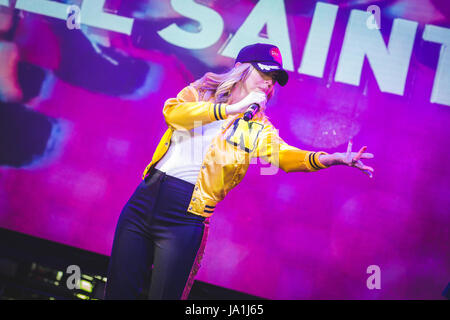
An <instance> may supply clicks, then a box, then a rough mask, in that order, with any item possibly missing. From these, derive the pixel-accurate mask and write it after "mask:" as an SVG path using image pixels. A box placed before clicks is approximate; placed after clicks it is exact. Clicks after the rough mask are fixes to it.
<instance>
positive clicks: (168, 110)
mask: <svg viewBox="0 0 450 320" xmlns="http://www.w3.org/2000/svg"><path fill="white" fill-rule="evenodd" d="M226 106H227V104H225V103H214V102H205V101H198V93H197V90H196V89H195V88H194V87H192V86H188V87H185V88H184V89H183V90H181V91H180V93H179V94H178V95H177V97H176V98H171V99H168V100H167V101H166V102H165V103H164V108H163V114H164V118H165V120H166V123H167V125H168V126H171V127H173V128H174V129H175V130H180V129H185V130H191V129H193V128H195V127H199V126H203V125H205V124H207V123H210V122H213V121H216V120H224V119H226V118H227V117H228V115H227V114H226Z"/></svg>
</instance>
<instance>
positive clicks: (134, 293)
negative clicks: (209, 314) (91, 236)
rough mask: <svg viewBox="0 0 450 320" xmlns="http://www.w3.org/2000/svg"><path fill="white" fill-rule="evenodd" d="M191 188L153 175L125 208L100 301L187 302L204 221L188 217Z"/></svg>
mask: <svg viewBox="0 0 450 320" xmlns="http://www.w3.org/2000/svg"><path fill="white" fill-rule="evenodd" d="M193 190H194V185H193V184H192V183H189V182H187V181H184V180H182V179H179V178H176V177H172V176H169V175H167V174H165V173H164V172H162V171H159V170H157V169H155V168H153V169H152V171H151V172H150V174H148V175H147V176H146V178H145V180H143V181H142V182H141V183H140V184H139V185H138V187H137V188H136V190H135V191H134V193H133V195H132V196H131V198H130V199H129V200H128V202H127V203H126V205H125V206H124V208H123V210H122V212H121V214H120V217H119V220H118V223H117V226H116V231H115V234H114V241H113V247H112V251H111V257H110V262H109V266H108V274H107V283H106V286H105V299H120V300H122V299H123V300H128V299H159V300H160V299H164V300H178V299H186V298H187V297H188V295H189V291H190V289H191V287H192V284H193V280H194V276H195V274H196V273H197V271H198V268H199V267H200V260H201V258H202V256H203V252H204V248H205V243H206V237H207V233H208V228H209V219H208V218H205V217H202V216H199V215H195V214H192V213H190V212H188V211H187V208H188V205H189V202H190V200H191V196H192V192H193Z"/></svg>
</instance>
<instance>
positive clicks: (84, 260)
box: [0, 228, 261, 300]
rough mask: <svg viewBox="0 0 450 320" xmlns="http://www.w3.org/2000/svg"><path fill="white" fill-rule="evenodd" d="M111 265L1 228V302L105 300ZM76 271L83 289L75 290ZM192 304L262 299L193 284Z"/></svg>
mask: <svg viewBox="0 0 450 320" xmlns="http://www.w3.org/2000/svg"><path fill="white" fill-rule="evenodd" d="M108 261H109V257H108V256H105V255H101V254H98V253H95V252H90V251H86V250H82V249H79V248H75V247H71V246H68V245H64V244H61V243H57V242H53V241H49V240H45V239H41V238H37V237H33V236H30V235H26V234H23V233H19V232H15V231H11V230H8V229H4V228H0V299H1V300H77V299H83V300H102V299H103V290H104V286H105V283H106V270H107V267H108ZM70 266H74V267H70ZM77 267H78V268H79V271H80V279H81V281H80V288H76V287H75V288H73V286H74V284H75V280H74V279H75V269H74V268H77ZM68 283H69V285H68ZM71 284H72V287H71ZM69 287H71V288H69ZM145 294H146V293H145V292H144V293H143V297H145ZM189 300H261V298H259V297H256V296H251V295H248V294H245V293H241V292H237V291H233V290H230V289H226V288H222V287H219V286H215V285H212V284H208V283H205V282H201V281H194V285H193V287H192V290H191V293H190V296H189Z"/></svg>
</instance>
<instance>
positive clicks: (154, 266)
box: [105, 43, 374, 299]
mask: <svg viewBox="0 0 450 320" xmlns="http://www.w3.org/2000/svg"><path fill="white" fill-rule="evenodd" d="M287 81H288V74H287V73H286V71H284V70H283V65H282V59H281V54H280V51H279V49H278V48H277V47H276V46H273V45H268V44H260V43H257V44H254V45H250V46H247V47H244V48H243V49H242V50H241V51H240V52H239V54H238V56H237V58H236V61H235V65H234V67H233V68H232V69H231V70H230V71H229V72H227V73H224V74H214V73H206V74H205V75H204V76H203V77H202V78H200V79H199V80H197V81H195V82H193V83H191V84H190V85H189V86H187V87H185V88H184V89H183V90H182V91H181V92H180V93H179V94H178V95H177V97H176V98H172V99H169V100H167V101H166V103H165V104H164V108H163V114H164V118H165V121H166V123H167V126H168V128H167V131H166V132H165V134H164V135H163V137H162V138H161V141H160V142H159V144H158V146H157V148H156V150H155V152H154V154H153V157H152V160H151V162H150V163H149V165H148V166H147V168H146V169H145V171H144V173H143V177H142V178H143V180H142V182H141V183H140V184H139V186H138V187H137V189H136V190H135V192H134V193H133V195H132V196H131V198H130V199H129V200H128V202H127V203H126V205H125V206H124V208H123V210H122V213H121V215H120V218H119V221H118V224H117V227H116V232H115V236H114V242H113V248H112V252H111V259H110V264H109V268H108V277H107V279H108V280H107V285H106V289H105V298H106V299H139V298H143V296H142V293H143V292H147V291H148V296H147V297H144V298H148V299H186V298H187V296H188V294H189V290H190V288H191V286H192V283H193V280H194V275H195V274H196V273H197V271H198V268H199V265H200V264H199V263H200V260H201V258H202V256H203V251H204V247H205V241H206V237H207V233H208V226H209V218H210V217H211V215H212V214H213V213H214V210H215V208H216V205H217V204H218V203H219V202H220V201H221V200H223V199H224V197H225V196H226V194H227V193H228V192H229V191H230V190H231V189H232V188H234V187H235V186H236V185H237V184H239V183H240V181H241V180H242V179H243V178H244V176H245V174H246V171H247V169H248V167H249V164H250V161H251V159H253V158H261V159H264V160H266V161H268V162H270V163H271V164H272V165H273V167H274V168H281V169H282V170H284V171H285V172H299V171H301V172H313V171H318V170H320V169H325V168H328V167H330V166H333V165H339V164H342V165H347V166H350V167H354V168H358V169H360V170H362V171H363V172H365V173H367V174H368V175H369V176H370V177H372V173H373V171H374V170H373V168H371V167H368V166H365V165H364V164H363V163H362V162H361V160H360V159H369V158H373V154H371V153H364V151H365V150H366V147H363V148H361V150H360V151H359V152H358V153H355V152H351V143H349V145H348V148H347V151H346V152H345V153H333V154H328V153H326V152H323V151H318V152H314V151H305V150H301V149H298V148H296V147H293V146H290V145H288V144H286V143H285V142H284V141H283V139H281V138H280V136H279V135H278V130H276V128H275V127H274V126H273V125H272V123H271V122H270V121H269V120H268V118H267V116H266V115H265V107H266V102H267V101H269V100H270V98H271V97H272V95H273V94H274V86H275V85H276V83H278V84H280V85H281V86H284V85H285V84H286V83H287ZM145 289H148V290H145Z"/></svg>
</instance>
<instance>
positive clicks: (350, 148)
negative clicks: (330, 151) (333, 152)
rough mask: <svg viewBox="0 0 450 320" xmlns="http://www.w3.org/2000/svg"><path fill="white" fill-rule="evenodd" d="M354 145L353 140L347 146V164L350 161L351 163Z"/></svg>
mask: <svg viewBox="0 0 450 320" xmlns="http://www.w3.org/2000/svg"><path fill="white" fill-rule="evenodd" d="M352 145H353V142H352V140H350V141H349V142H348V145H347V152H346V153H345V160H346V162H350V161H351V157H352Z"/></svg>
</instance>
